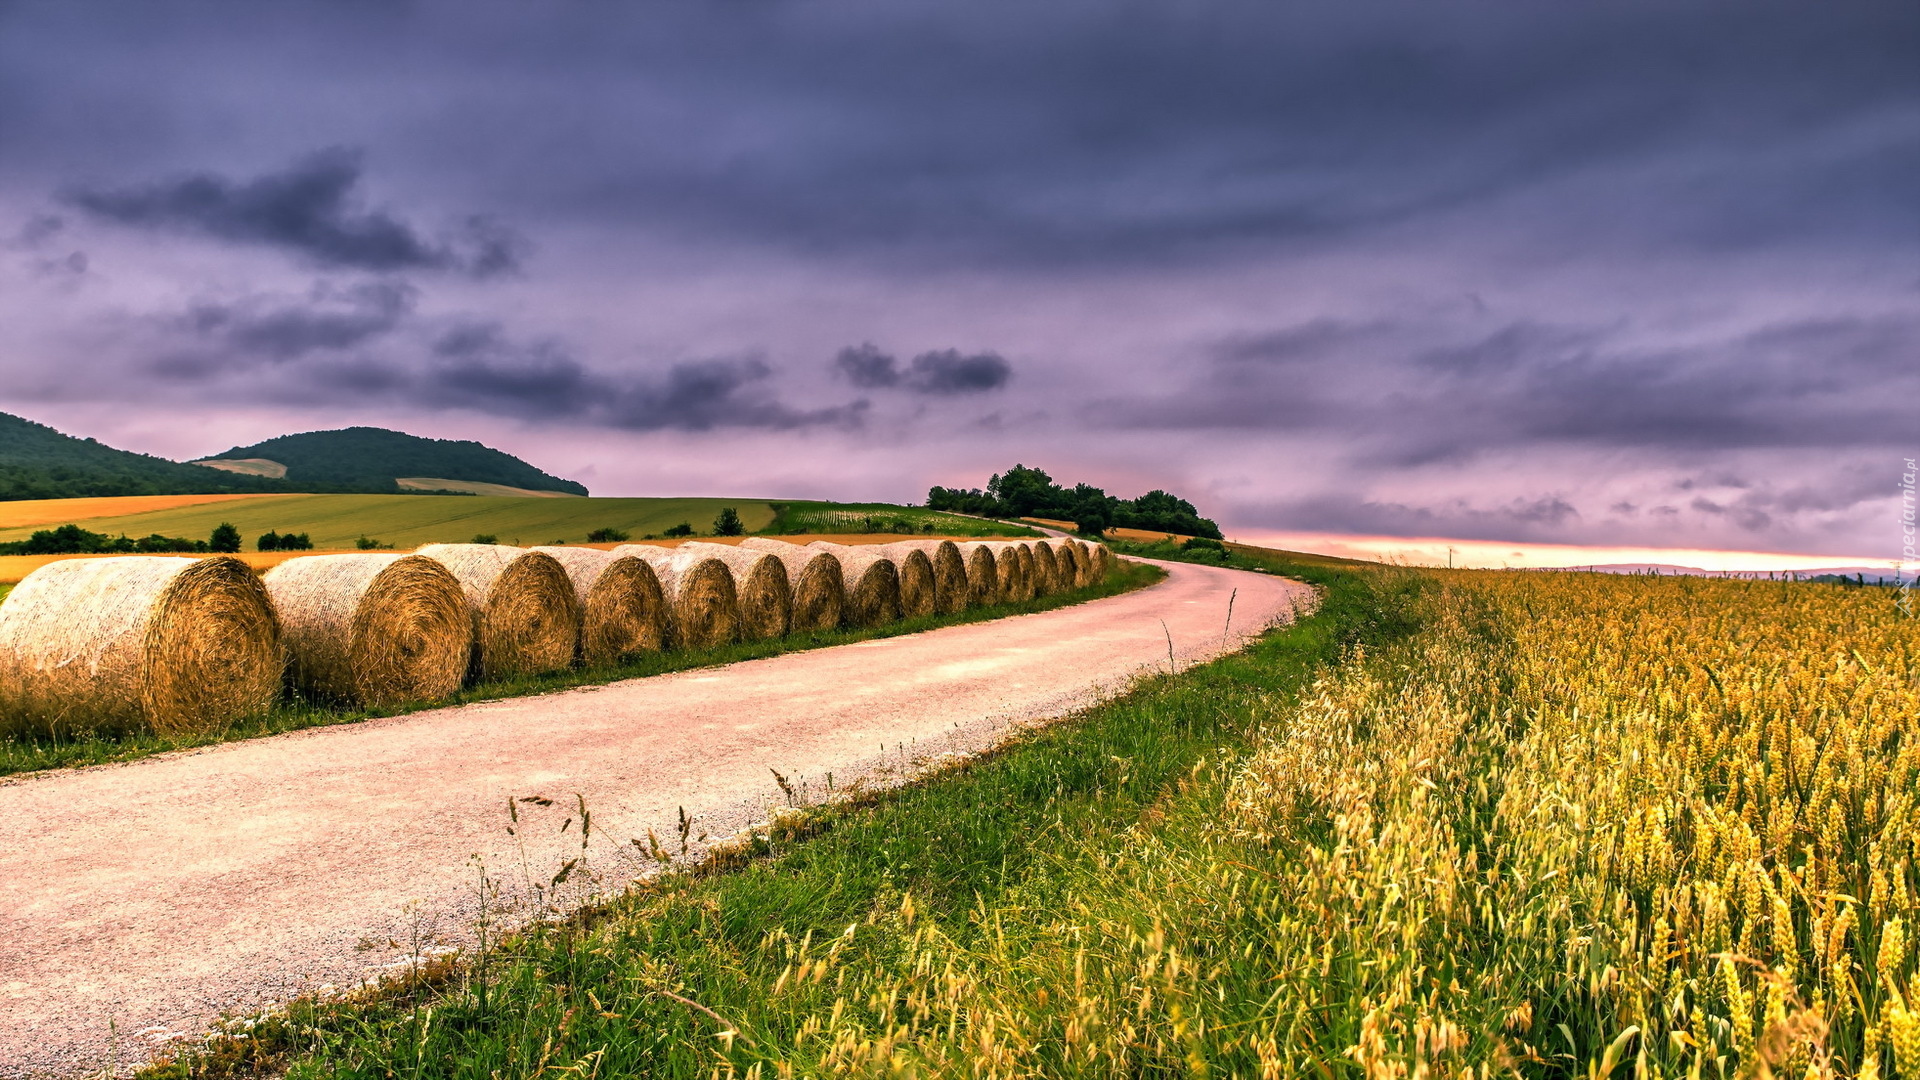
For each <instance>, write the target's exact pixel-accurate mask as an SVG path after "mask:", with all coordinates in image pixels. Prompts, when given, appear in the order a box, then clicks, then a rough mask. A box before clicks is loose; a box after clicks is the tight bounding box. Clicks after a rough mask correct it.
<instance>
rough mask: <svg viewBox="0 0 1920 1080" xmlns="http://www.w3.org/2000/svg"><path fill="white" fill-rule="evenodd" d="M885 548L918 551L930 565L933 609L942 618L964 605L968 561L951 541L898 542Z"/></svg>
mask: <svg viewBox="0 0 1920 1080" xmlns="http://www.w3.org/2000/svg"><path fill="white" fill-rule="evenodd" d="M886 546H887V547H890V548H894V547H901V548H905V547H912V548H919V549H920V550H921V551H924V552H926V553H927V559H928V560H929V561H930V562H932V563H933V609H934V610H935V611H937V612H939V613H940V614H942V615H951V614H953V613H954V612H956V611H964V610H966V606H967V596H968V593H969V590H968V588H967V560H966V559H965V558H964V557H962V556H961V554H960V548H959V547H958V546H957V545H955V544H954V542H953V541H951V540H900V541H896V542H894V543H891V544H888V545H886Z"/></svg>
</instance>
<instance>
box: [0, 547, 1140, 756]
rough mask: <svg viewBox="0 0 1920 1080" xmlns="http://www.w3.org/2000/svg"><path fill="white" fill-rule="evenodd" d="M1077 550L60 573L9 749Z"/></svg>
mask: <svg viewBox="0 0 1920 1080" xmlns="http://www.w3.org/2000/svg"><path fill="white" fill-rule="evenodd" d="M1109 559H1110V556H1109V554H1108V552H1107V550H1106V549H1105V548H1103V547H1099V546H1096V545H1090V544H1086V543H1083V542H1080V541H1076V540H1030V541H1026V540H1022V541H1014V540H989V541H975V542H966V543H959V544H956V543H954V542H953V541H950V540H907V541H901V542H899V543H893V544H885V545H879V546H873V547H850V546H845V545H840V544H831V543H827V542H824V541H816V542H814V543H810V544H806V545H804V546H802V545H798V544H792V543H788V542H786V541H782V540H775V539H768V538H757V537H756V538H750V539H748V540H746V541H744V542H742V543H741V544H740V546H738V547H731V546H727V545H723V544H707V543H688V544H683V545H681V546H679V547H674V548H665V547H655V546H650V545H645V544H627V545H622V546H621V547H618V548H615V549H614V550H612V551H601V550H598V549H593V548H575V547H538V548H516V547H506V546H500V545H492V544H431V545H428V546H426V547H423V548H421V549H419V550H418V551H417V552H415V553H413V554H410V555H409V554H400V553H393V552H380V553H374V552H366V553H356V554H340V555H312V556H306V557H303V558H297V559H289V560H288V561H286V562H283V563H281V564H280V565H278V566H276V567H274V568H273V569H271V570H269V571H267V572H266V574H265V575H264V576H260V575H256V574H255V573H254V572H253V571H252V570H250V569H249V568H248V567H247V566H246V564H245V563H242V562H241V561H240V560H238V559H232V558H226V557H215V558H207V559H187V558H177V557H167V556H125V557H120V558H107V559H70V560H62V561H59V562H54V563H50V564H48V565H46V566H44V567H41V568H40V569H38V570H36V571H34V572H33V573H32V574H30V575H29V576H28V577H27V578H26V580H24V581H22V582H21V583H20V585H19V586H18V587H16V588H15V589H14V590H13V592H12V594H11V595H10V596H8V597H7V598H6V601H5V602H4V603H0V730H11V731H38V732H41V733H53V734H77V733H81V732H87V731H96V732H98V731H116V730H117V731H125V730H137V729H141V728H145V729H150V730H153V731H157V732H161V733H186V732H197V731H206V730H220V729H223V728H225V727H226V726H227V725H229V724H231V723H232V722H233V721H234V720H236V719H239V718H241V717H244V716H247V715H250V714H253V713H256V712H258V711H260V710H262V709H264V708H266V707H267V706H268V705H269V704H271V702H272V701H273V700H274V699H275V697H276V695H278V694H279V692H280V690H281V688H282V686H283V684H284V683H285V682H287V681H291V684H292V685H293V686H294V687H295V688H297V689H298V690H299V691H300V692H302V693H303V694H305V695H307V696H309V697H313V698H318V699H324V700H330V701H336V702H342V703H346V704H351V705H364V706H370V707H387V706H393V705H398V704H402V703H407V702H423V701H436V700H440V699H443V698H445V697H447V696H449V695H451V694H453V693H454V692H455V691H457V690H458V689H459V688H460V687H461V686H462V685H464V684H466V683H468V682H471V681H476V680H492V679H503V678H512V677H515V676H521V675H537V674H542V673H546V672H552V671H559V670H562V669H565V668H568V667H571V666H574V665H586V666H595V667H598V666H605V665H610V664H616V663H619V662H621V661H623V660H627V659H631V658H634V657H636V656H639V655H642V654H645V653H651V652H658V651H660V650H663V649H673V648H683V649H700V648H710V647H713V646H716V645H721V644H725V643H727V642H732V641H740V640H744V641H760V640H765V639H769V638H776V637H781V636H784V635H786V634H789V633H806V632H812V631H818V630H828V629H833V628H836V627H843V626H845V627H872V626H880V625H884V624H886V623H889V622H893V621H895V620H898V619H902V618H911V617H914V616H920V615H928V614H933V613H950V612H957V611H960V610H963V609H965V608H968V607H976V606H980V605H984V604H993V603H1000V602H1003V601H1010V600H1026V599H1029V598H1032V597H1035V596H1044V595H1047V594H1049V593H1054V592H1060V591H1065V590H1068V589H1073V588H1078V587H1083V586H1086V585H1089V584H1092V583H1093V582H1094V581H1097V580H1099V579H1101V578H1103V577H1105V576H1106V573H1107V570H1108V566H1109Z"/></svg>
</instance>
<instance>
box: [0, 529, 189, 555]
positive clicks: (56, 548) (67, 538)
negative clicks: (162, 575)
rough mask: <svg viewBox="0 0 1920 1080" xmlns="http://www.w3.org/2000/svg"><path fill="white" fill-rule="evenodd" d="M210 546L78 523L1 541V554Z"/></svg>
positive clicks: (125, 552) (151, 550) (158, 550)
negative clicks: (107, 530)
mask: <svg viewBox="0 0 1920 1080" xmlns="http://www.w3.org/2000/svg"><path fill="white" fill-rule="evenodd" d="M208 550H210V548H209V547H208V546H207V542H206V541H205V540H189V539H187V538H186V537H184V536H161V535H160V534H159V533H154V534H152V535H150V536H143V537H141V538H140V539H138V540H130V539H128V538H127V537H125V536H108V535H107V534H105V533H97V532H92V531H90V530H88V529H83V528H81V527H80V526H78V525H62V526H60V527H59V528H57V529H41V530H39V531H38V532H36V533H34V534H33V535H32V536H30V537H28V538H27V539H25V540H15V541H13V542H11V543H5V544H0V555H135V554H139V555H155V554H166V553H169V552H188V553H195V552H203V551H208Z"/></svg>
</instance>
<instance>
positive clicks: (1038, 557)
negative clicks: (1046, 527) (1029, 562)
mask: <svg viewBox="0 0 1920 1080" xmlns="http://www.w3.org/2000/svg"><path fill="white" fill-rule="evenodd" d="M1026 547H1027V551H1029V552H1031V553H1032V555H1033V595H1035V596H1051V595H1053V594H1054V593H1057V592H1059V591H1060V560H1059V559H1058V558H1057V557H1055V555H1054V553H1053V546H1052V545H1051V544H1048V543H1047V542H1046V541H1045V540H1030V541H1028V542H1027V545H1026Z"/></svg>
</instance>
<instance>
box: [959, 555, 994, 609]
mask: <svg viewBox="0 0 1920 1080" xmlns="http://www.w3.org/2000/svg"><path fill="white" fill-rule="evenodd" d="M957 546H958V547H959V549H960V556H961V557H962V558H964V559H966V560H967V606H968V607H985V606H986V605H988V604H997V603H999V602H1000V594H1001V586H1000V561H999V560H998V559H996V558H994V557H993V548H992V547H989V546H988V545H986V544H983V543H980V542H978V541H969V542H967V543H963V544H959V545H957Z"/></svg>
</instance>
